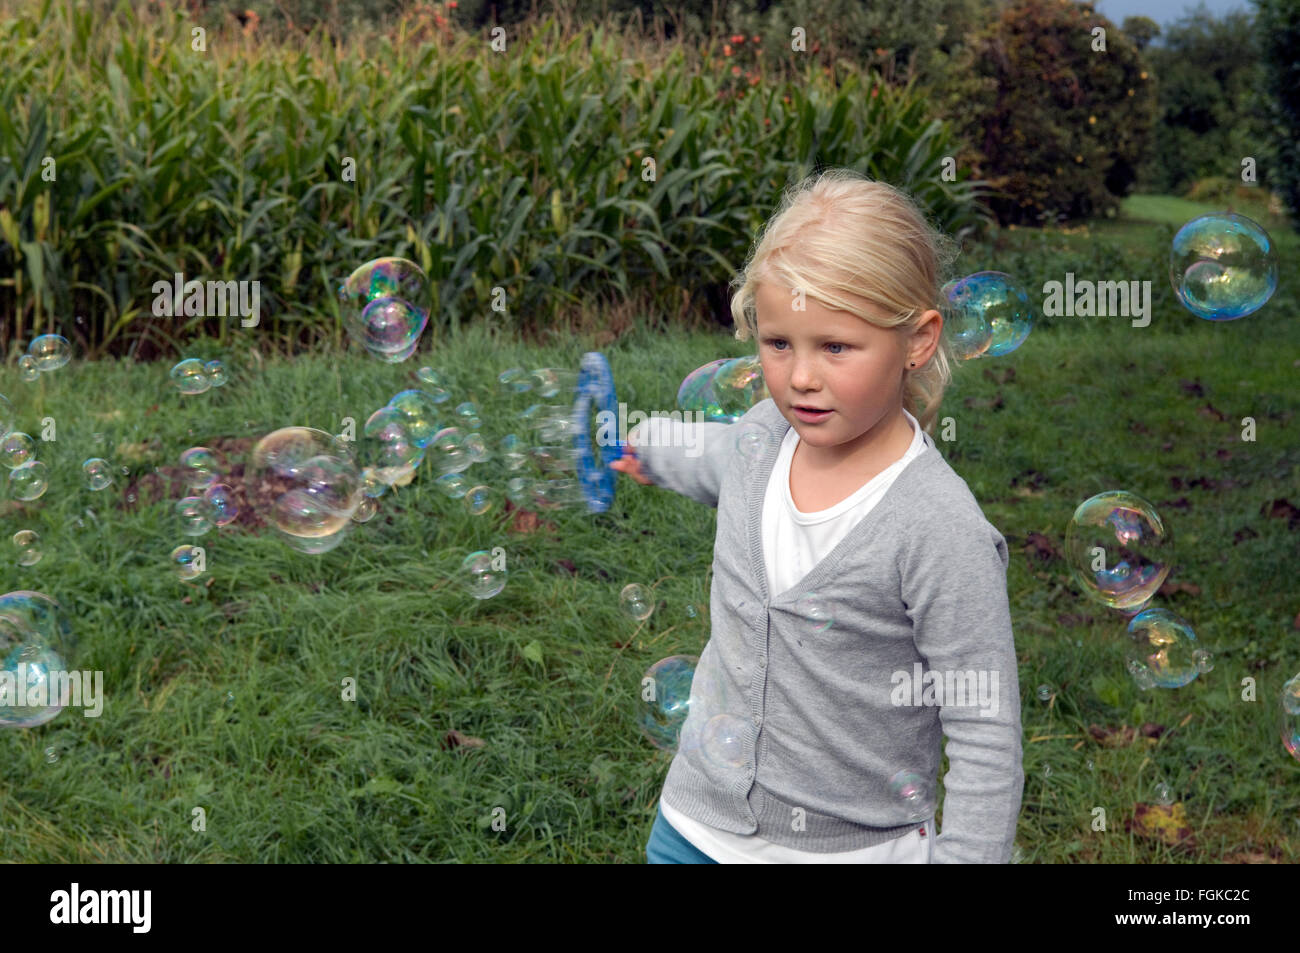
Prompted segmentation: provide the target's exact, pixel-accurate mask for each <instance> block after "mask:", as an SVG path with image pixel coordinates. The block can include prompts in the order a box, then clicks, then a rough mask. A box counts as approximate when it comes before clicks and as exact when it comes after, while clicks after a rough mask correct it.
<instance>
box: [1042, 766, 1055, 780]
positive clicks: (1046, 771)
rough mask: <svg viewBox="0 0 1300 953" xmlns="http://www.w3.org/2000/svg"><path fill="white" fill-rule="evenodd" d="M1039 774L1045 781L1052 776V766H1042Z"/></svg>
mask: <svg viewBox="0 0 1300 953" xmlns="http://www.w3.org/2000/svg"><path fill="white" fill-rule="evenodd" d="M1041 774H1042V775H1043V780H1044V781H1046V780H1047V779H1048V778H1050V777H1051V776H1052V766H1051V765H1050V764H1045V765H1043V767H1042V771H1041Z"/></svg>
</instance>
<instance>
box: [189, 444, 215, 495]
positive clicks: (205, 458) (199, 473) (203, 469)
mask: <svg viewBox="0 0 1300 953" xmlns="http://www.w3.org/2000/svg"><path fill="white" fill-rule="evenodd" d="M180 463H181V478H182V479H183V480H184V481H185V486H186V487H188V488H189V489H191V490H205V489H207V488H208V487H210V486H212V484H214V483H216V482H217V480H218V479H220V477H221V471H222V469H223V467H222V463H221V460H220V458H218V456H217V454H216V453H215V452H214V451H212V450H209V449H208V448H207V447H190V448H189V449H188V450H186V451H185V452H184V453H182V454H181V461H180Z"/></svg>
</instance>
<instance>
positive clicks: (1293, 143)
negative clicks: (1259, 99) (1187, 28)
mask: <svg viewBox="0 0 1300 953" xmlns="http://www.w3.org/2000/svg"><path fill="white" fill-rule="evenodd" d="M1254 2H1255V3H1256V5H1257V8H1258V15H1257V17H1256V21H1255V22H1256V28H1257V29H1258V31H1259V38H1260V45H1261V47H1262V49H1263V52H1264V68H1265V76H1266V77H1267V79H1266V83H1267V88H1268V91H1269V93H1270V94H1271V97H1272V101H1271V103H1270V105H1269V118H1270V120H1271V123H1272V141H1273V157H1274V160H1275V163H1276V175H1273V174H1271V173H1270V176H1269V179H1270V181H1272V182H1274V184H1275V185H1276V188H1277V190H1278V191H1279V192H1280V193H1281V195H1282V200H1283V201H1284V202H1285V203H1286V205H1287V207H1288V208H1289V209H1290V212H1291V218H1292V221H1293V222H1294V223H1295V224H1296V226H1297V227H1298V228H1300V0H1254Z"/></svg>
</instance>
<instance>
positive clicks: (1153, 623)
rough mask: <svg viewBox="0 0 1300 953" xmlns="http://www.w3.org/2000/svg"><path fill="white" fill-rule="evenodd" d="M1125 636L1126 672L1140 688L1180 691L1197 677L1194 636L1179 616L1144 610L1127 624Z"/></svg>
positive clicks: (1164, 611)
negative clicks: (1126, 643)
mask: <svg viewBox="0 0 1300 953" xmlns="http://www.w3.org/2000/svg"><path fill="white" fill-rule="evenodd" d="M1128 636H1129V639H1128V652H1127V664H1128V671H1129V674H1130V675H1132V676H1133V678H1134V680H1135V681H1136V682H1137V683H1138V685H1139V686H1140V687H1141V688H1152V687H1159V688H1181V687H1182V686H1184V685H1186V684H1188V683H1189V682H1191V681H1192V680H1193V679H1195V678H1196V676H1197V675H1199V674H1200V672H1201V669H1200V666H1199V665H1198V664H1197V658H1196V650H1197V643H1196V633H1195V632H1194V631H1193V630H1192V627H1191V626H1190V625H1188V623H1187V620H1186V619H1184V618H1183V617H1182V616H1180V615H1177V614H1176V613H1173V612H1170V611H1169V610H1168V609H1146V610H1144V611H1142V612H1139V613H1138V614H1137V615H1135V616H1134V617H1133V619H1132V620H1131V621H1130V622H1129V624H1128Z"/></svg>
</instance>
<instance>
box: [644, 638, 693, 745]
mask: <svg viewBox="0 0 1300 953" xmlns="http://www.w3.org/2000/svg"><path fill="white" fill-rule="evenodd" d="M699 661H700V660H699V657H698V656H695V655H670V656H669V657H668V658H665V659H660V660H659V661H658V662H655V663H654V664H653V665H651V666H650V667H649V668H648V669H646V673H645V675H644V676H643V677H642V679H641V684H640V686H639V689H638V695H637V698H638V700H639V704H638V707H637V725H638V727H639V728H640V729H641V732H642V733H643V734H644V735H645V736H646V738H648V739H649V740H650V743H651V744H652V745H654V746H655V747H656V748H660V749H662V750H664V751H674V750H676V748H677V741H678V737H679V736H680V734H681V731H682V725H683V724H684V723H685V721H686V716H687V715H689V714H690V709H691V682H693V681H694V679H695V667H696V665H698V664H699Z"/></svg>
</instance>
